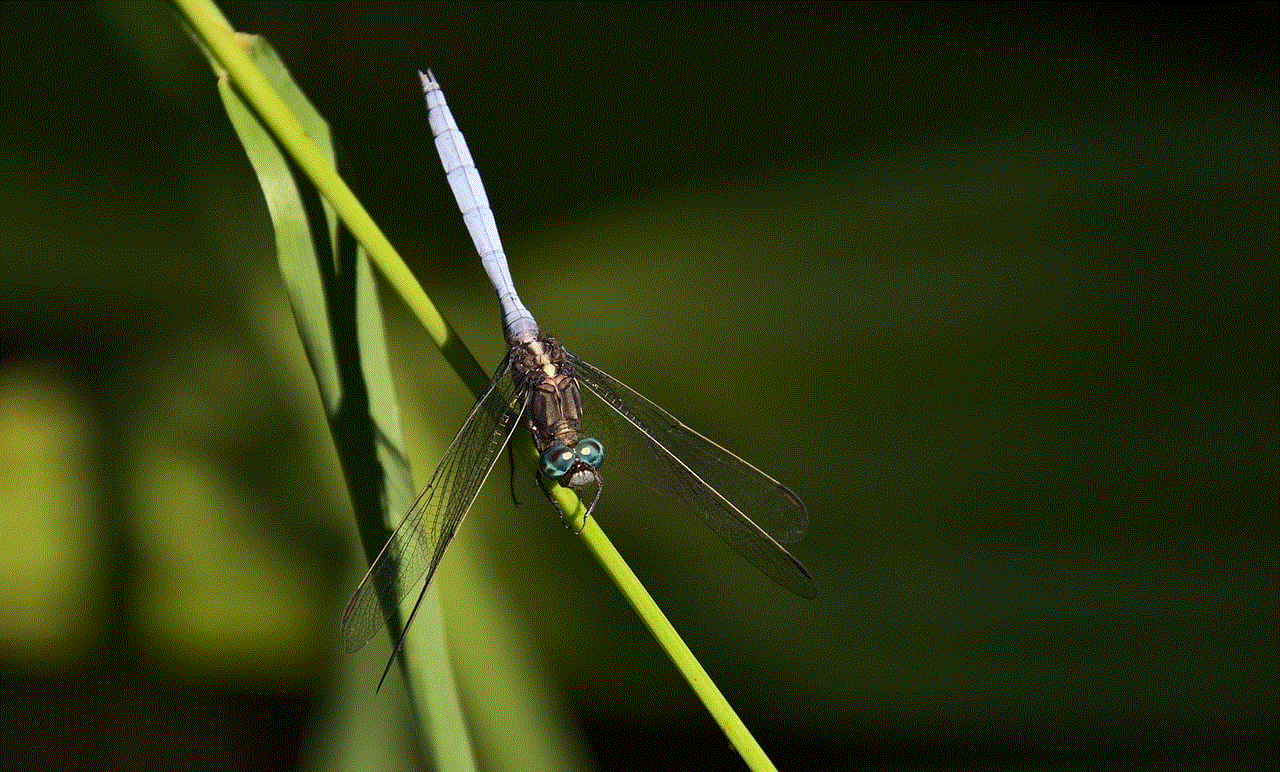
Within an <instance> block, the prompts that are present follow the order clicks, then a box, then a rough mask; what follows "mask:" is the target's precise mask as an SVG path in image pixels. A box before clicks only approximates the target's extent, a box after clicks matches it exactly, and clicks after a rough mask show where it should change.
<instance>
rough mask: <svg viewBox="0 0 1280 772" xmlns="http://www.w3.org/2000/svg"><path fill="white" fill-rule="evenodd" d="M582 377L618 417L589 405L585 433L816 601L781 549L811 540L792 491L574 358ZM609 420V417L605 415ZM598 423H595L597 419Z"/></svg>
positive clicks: (803, 572) (807, 579)
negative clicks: (594, 432)
mask: <svg viewBox="0 0 1280 772" xmlns="http://www.w3.org/2000/svg"><path fill="white" fill-rule="evenodd" d="M569 356H570V359H571V360H572V362H573V368H574V375H575V376H576V377H577V379H578V382H579V383H580V384H581V385H582V386H584V387H586V391H587V392H588V393H590V394H593V395H595V396H596V397H598V398H599V399H600V401H602V402H604V404H605V405H607V406H608V407H609V408H610V409H611V410H612V411H613V413H614V415H604V416H598V415H592V413H591V411H590V410H588V409H587V408H586V406H584V410H583V413H584V415H583V424H584V427H583V428H584V432H586V433H588V434H589V433H590V430H591V429H592V424H593V423H595V424H596V425H599V426H602V427H606V428H605V430H604V431H602V432H601V433H602V434H605V435H606V436H604V437H601V438H600V439H601V440H602V441H603V442H604V443H605V449H604V452H605V471H606V472H607V470H608V468H609V466H610V463H609V462H610V459H612V458H625V457H627V456H628V455H634V456H636V457H635V458H634V459H630V460H629V463H628V466H629V468H630V469H632V470H634V471H635V473H636V474H638V475H641V476H643V478H644V479H643V480H642V481H643V482H644V483H646V484H647V485H648V486H649V487H651V488H652V489H654V490H656V491H659V492H661V493H666V494H668V495H672V496H674V497H676V498H678V499H680V500H681V501H683V502H684V503H685V504H687V505H688V506H689V507H690V508H691V509H692V510H693V511H694V512H696V513H697V514H698V516H699V517H701V518H702V520H703V521H704V522H705V523H706V524H707V526H709V527H710V528H711V530H713V531H715V532H716V533H717V534H718V535H719V536H720V537H721V538H723V539H724V540H725V541H727V542H728V543H729V545H730V546H732V547H733V548H734V549H735V550H736V551H737V552H738V553H739V554H740V555H742V556H743V557H745V558H746V559H747V560H749V561H751V563H752V564H754V565H755V566H756V567H757V568H759V569H760V570H761V571H763V572H764V573H765V574H767V575H768V576H770V577H771V578H773V579H774V581H776V582H778V583H779V584H781V585H782V586H783V587H786V588H787V589H789V590H791V591H792V592H794V593H796V594H797V595H800V596H801V597H805V598H810V597H813V596H814V594H815V591H814V586H813V577H812V576H811V575H810V574H809V571H808V569H806V568H805V567H804V566H803V565H802V564H801V563H800V561H798V560H796V559H795V557H793V556H792V555H791V553H789V552H787V550H786V549H785V548H783V547H782V545H781V544H780V543H779V542H793V541H797V540H799V539H800V538H801V537H802V536H804V533H805V530H806V529H807V528H808V525H809V515H808V512H807V511H806V510H805V507H804V503H803V502H801V501H800V498H799V497H798V496H797V495H796V494H795V493H794V492H792V490H791V489H790V488H788V487H786V486H785V485H783V484H782V483H780V482H778V481H777V480H775V479H773V478H772V477H770V476H769V475H767V474H765V473H764V472H761V471H760V470H759V469H757V468H756V467H754V466H752V465H751V464H749V463H747V462H746V461H743V460H742V459H741V458H739V457H738V456H736V455H734V454H733V453H730V452H729V451H727V450H725V449H724V448H722V447H720V446H719V445H717V444H716V443H714V442H712V441H711V440H709V439H707V438H706V437H703V436H702V435H701V434H699V433H697V432H696V431H694V430H693V429H690V428H689V427H688V426H685V425H684V424H683V423H681V422H680V421H679V420H677V419H676V418H674V417H673V416H672V415H671V414H670V413H668V412H667V411H665V410H663V409H662V408H660V407H658V406H657V405H655V404H654V403H652V402H650V401H649V400H648V399H646V398H645V397H643V396H641V395H640V394H639V393H637V392H636V391H635V390H634V389H632V388H630V387H629V386H627V385H626V384H624V383H622V382H621V381H619V380H618V379H616V378H614V377H613V376H611V375H609V374H608V373H605V372H604V371H603V370H600V369H599V368H597V367H595V366H593V365H590V364H588V363H586V362H584V361H582V360H581V359H578V358H577V357H574V356H573V355H572V354H570V355H569ZM605 412H606V413H607V411H605ZM593 419H594V420H593Z"/></svg>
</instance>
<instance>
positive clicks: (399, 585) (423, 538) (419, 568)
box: [342, 358, 526, 652]
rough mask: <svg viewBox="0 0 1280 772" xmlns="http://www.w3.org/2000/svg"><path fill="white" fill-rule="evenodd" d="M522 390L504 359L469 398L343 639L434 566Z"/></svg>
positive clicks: (512, 421)
mask: <svg viewBox="0 0 1280 772" xmlns="http://www.w3.org/2000/svg"><path fill="white" fill-rule="evenodd" d="M525 398H526V395H525V394H524V393H523V392H521V393H517V391H516V388H515V386H514V384H513V383H512V379H511V371H510V359H509V358H508V359H505V360H503V363H502V365H501V366H499V368H498V371H497V373H496V374H495V375H494V377H493V380H492V381H491V382H490V383H489V388H488V390H487V391H486V392H485V393H484V394H483V395H481V397H480V399H478V400H476V404H475V406H474V407H472V408H471V413H470V415H468V416H467V419H466V420H465V421H464V422H463V423H462V428H461V429H459V430H458V434H457V435H456V436H455V437H454V438H453V441H452V442H451V443H449V447H448V449H446V450H445V452H444V457H443V458H441V459H440V464H439V465H438V466H437V467H436V470H435V472H434V473H432V475H431V481H430V482H429V483H427V487H425V488H423V489H422V493H420V494H418V499H417V501H415V502H414V503H413V506H412V507H410V508H409V511H408V512H407V513H405V516H404V518H403V519H401V521H400V524H399V525H397V526H396V529H395V531H394V532H393V533H392V534H391V538H389V539H387V543H386V545H385V546H384V547H383V548H382V552H380V553H379V554H378V557H377V558H376V559H375V560H374V561H373V564H372V565H371V566H369V572H368V573H366V574H365V576H364V579H363V580H361V582H360V586H359V587H357V588H356V591H355V594H353V595H352V596H351V600H350V602H348V603H347V609H346V611H345V612H344V613H343V615H342V645H343V648H344V649H346V650H347V651H349V652H351V651H356V650H358V649H359V648H360V647H362V646H364V645H365V643H367V642H368V641H369V639H370V638H372V637H373V634H374V633H376V632H378V630H380V629H382V626H383V625H384V624H385V623H386V620H387V618H388V616H389V615H390V614H391V613H392V612H394V611H395V609H396V608H397V607H398V606H399V603H400V600H401V599H402V598H404V596H405V595H407V594H408V592H409V590H411V589H412V588H413V587H414V586H416V585H417V584H418V583H419V581H420V580H422V578H423V576H424V575H425V577H426V582H427V583H430V582H431V577H432V576H433V575H434V574H435V572H436V567H437V566H438V565H440V559H441V558H442V557H443V556H444V552H445V550H446V549H447V548H448V546H449V542H450V541H452V540H453V535H454V533H456V532H457V530H458V526H459V525H460V524H461V523H462V518H463V517H465V516H466V514H467V510H469V509H471V504H472V502H474V501H475V498H476V494H477V493H478V492H479V490H480V486H481V485H482V484H483V483H484V481H485V478H487V477H488V476H489V472H490V470H492V469H493V464H494V462H495V461H496V460H497V458H498V456H499V455H500V454H501V453H502V449H503V447H505V446H506V444H507V441H508V440H509V439H510V438H511V433H512V432H513V431H515V428H516V426H518V425H519V423H520V415H521V413H523V412H524V406H525Z"/></svg>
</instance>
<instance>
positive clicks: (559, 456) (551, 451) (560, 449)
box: [542, 443, 574, 480]
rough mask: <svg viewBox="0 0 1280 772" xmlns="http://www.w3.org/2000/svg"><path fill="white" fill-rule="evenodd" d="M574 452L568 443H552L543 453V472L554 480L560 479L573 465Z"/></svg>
mask: <svg viewBox="0 0 1280 772" xmlns="http://www.w3.org/2000/svg"><path fill="white" fill-rule="evenodd" d="M573 460H574V453H573V451H572V450H569V448H568V446H567V445H561V444H559V443H557V444H555V445H552V446H551V447H549V448H547V449H546V450H545V451H543V453H542V473H543V474H544V475H546V476H547V477H550V478H551V479H552V480H559V479H560V478H561V477H564V473H565V472H567V471H569V467H571V466H573Z"/></svg>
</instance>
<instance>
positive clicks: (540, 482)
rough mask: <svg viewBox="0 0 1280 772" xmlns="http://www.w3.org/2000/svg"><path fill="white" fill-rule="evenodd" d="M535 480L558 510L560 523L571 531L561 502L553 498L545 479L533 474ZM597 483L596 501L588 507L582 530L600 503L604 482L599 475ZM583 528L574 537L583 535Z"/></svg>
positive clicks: (575, 532) (592, 501)
mask: <svg viewBox="0 0 1280 772" xmlns="http://www.w3.org/2000/svg"><path fill="white" fill-rule="evenodd" d="M533 478H534V480H536V481H537V483H538V488H540V489H541V490H542V495H543V496H546V497H547V501H550V502H551V506H553V507H555V508H556V514H558V515H560V523H561V524H562V525H564V527H565V529H566V530H567V529H569V528H570V525H569V521H568V520H566V519H565V517H564V510H563V509H561V508H560V504H559V502H557V501H556V500H555V499H554V498H552V496H551V491H550V490H548V489H547V483H546V480H545V479H543V477H542V475H541V474H539V473H537V472H534V473H533ZM596 481H597V483H598V485H597V488H596V496H595V498H594V499H592V500H591V506H589V507H587V514H585V515H583V517H582V528H586V527H587V518H588V517H591V513H592V512H593V511H594V510H595V508H596V504H597V503H598V502H599V501H600V491H601V490H603V488H604V481H603V480H602V479H601V477H600V475H599V474H597V475H596ZM582 528H579V529H577V530H576V531H574V532H573V535H574V536H578V535H579V534H581V533H582Z"/></svg>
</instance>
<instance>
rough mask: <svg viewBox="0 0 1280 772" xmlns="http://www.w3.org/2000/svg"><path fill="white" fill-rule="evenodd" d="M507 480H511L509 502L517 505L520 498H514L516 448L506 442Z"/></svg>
mask: <svg viewBox="0 0 1280 772" xmlns="http://www.w3.org/2000/svg"><path fill="white" fill-rule="evenodd" d="M534 474H535V475H536V474H537V472H534ZM507 480H509V481H510V482H511V503H512V504H515V505H516V506H517V507H518V506H520V499H518V498H516V450H515V447H514V446H513V445H512V444H511V443H507ZM544 492H545V491H544Z"/></svg>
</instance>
